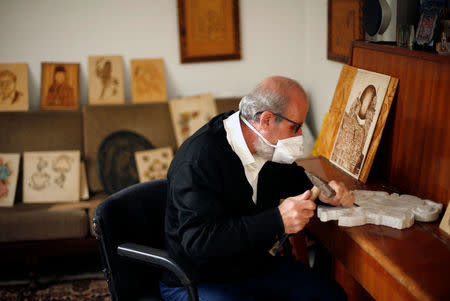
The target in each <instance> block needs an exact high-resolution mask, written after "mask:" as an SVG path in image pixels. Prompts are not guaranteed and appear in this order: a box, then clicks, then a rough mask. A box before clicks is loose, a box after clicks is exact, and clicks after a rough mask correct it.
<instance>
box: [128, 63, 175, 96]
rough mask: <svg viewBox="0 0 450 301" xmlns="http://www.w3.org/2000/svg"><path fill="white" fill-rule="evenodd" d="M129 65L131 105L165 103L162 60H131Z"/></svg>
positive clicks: (165, 94) (164, 80) (164, 78)
mask: <svg viewBox="0 0 450 301" xmlns="http://www.w3.org/2000/svg"><path fill="white" fill-rule="evenodd" d="M130 63H131V70H130V72H131V92H132V96H133V97H132V100H133V103H143V102H155V101H166V100H167V93H166V77H165V75H164V61H163V59H133V60H131V61H130Z"/></svg>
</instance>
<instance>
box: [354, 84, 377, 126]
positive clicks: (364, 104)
mask: <svg viewBox="0 0 450 301" xmlns="http://www.w3.org/2000/svg"><path fill="white" fill-rule="evenodd" d="M376 95H377V91H376V90H375V87H374V86H373V85H368V86H367V87H366V88H365V89H364V91H363V92H362V93H361V97H360V99H359V101H360V102H361V106H360V109H359V112H358V116H359V118H361V119H366V115H367V111H368V109H369V107H370V105H371V104H372V101H373V100H374V99H375V97H376Z"/></svg>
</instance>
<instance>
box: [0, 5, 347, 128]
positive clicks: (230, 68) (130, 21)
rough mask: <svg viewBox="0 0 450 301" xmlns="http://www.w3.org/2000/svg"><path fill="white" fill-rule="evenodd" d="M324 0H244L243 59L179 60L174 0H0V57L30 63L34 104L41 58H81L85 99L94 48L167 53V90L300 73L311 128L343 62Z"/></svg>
mask: <svg viewBox="0 0 450 301" xmlns="http://www.w3.org/2000/svg"><path fill="white" fill-rule="evenodd" d="M326 5H327V1H326V0H314V1H312V0H308V1H301V0H282V1H273V0H240V22H241V43H242V59H241V60H239V61H224V62H211V63H194V64H181V63H180V57H179V42H178V41H179V40H178V19H177V6H176V0H129V1H126V2H125V1H118V0H115V1H106V0H105V1H100V0H95V1H94V0H91V1H89V0H77V1H74V0H40V1H33V0H0V28H2V30H1V31H0V38H1V41H2V42H1V46H0V62H27V63H28V64H29V73H30V75H29V89H30V91H29V92H30V107H31V108H32V109H38V108H39V103H40V73H41V67H40V63H41V62H44V61H52V62H80V63H81V77H80V95H81V103H82V104H86V103H87V95H88V92H87V82H88V77H87V60H88V56H89V55H105V54H112V55H114V54H119V55H122V56H123V57H124V61H125V98H126V99H127V102H129V101H130V99H131V91H130V74H129V60H130V59H132V58H145V57H162V58H164V61H165V66H166V82H167V89H168V97H169V98H173V97H176V96H187V95H193V94H197V93H204V92H211V93H213V94H214V95H215V96H217V97H223V96H239V95H243V94H245V93H247V92H248V91H249V90H250V89H252V88H253V87H254V86H255V85H256V84H257V83H258V82H259V81H261V80H262V79H263V78H265V77H267V76H270V75H275V74H277V75H284V76H288V77H292V78H294V79H296V80H298V81H299V82H300V83H302V85H303V86H304V88H305V90H306V91H307V93H308V94H309V95H310V99H311V114H310V117H309V119H310V121H312V124H311V127H312V129H313V131H314V132H315V131H317V129H319V128H320V125H321V121H322V117H323V114H324V113H325V112H326V111H327V110H328V107H329V104H330V102H331V97H332V95H333V91H334V87H335V85H336V82H337V77H338V71H339V70H340V66H341V64H338V63H334V62H330V61H327V60H326V22H327V17H326V16H327V7H326Z"/></svg>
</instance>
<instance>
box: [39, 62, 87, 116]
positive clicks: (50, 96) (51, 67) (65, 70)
mask: <svg viewBox="0 0 450 301" xmlns="http://www.w3.org/2000/svg"><path fill="white" fill-rule="evenodd" d="M79 72H80V64H78V63H53V62H49V63H47V62H43V63H42V64H41V80H42V81H41V109H43V110H78V109H79V106H80V97H79Z"/></svg>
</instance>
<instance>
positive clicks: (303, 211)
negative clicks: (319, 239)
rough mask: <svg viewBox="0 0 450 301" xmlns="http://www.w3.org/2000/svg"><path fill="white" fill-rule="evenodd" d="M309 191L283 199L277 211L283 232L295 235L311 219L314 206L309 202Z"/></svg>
mask: <svg viewBox="0 0 450 301" xmlns="http://www.w3.org/2000/svg"><path fill="white" fill-rule="evenodd" d="M310 195H311V191H310V190H307V191H306V192H304V193H303V194H300V195H297V196H293V197H290V198H287V199H285V200H284V201H283V202H282V203H281V205H280V206H278V209H279V210H280V214H281V218H282V219H283V224H284V232H285V233H287V234H291V233H297V232H298V231H300V230H302V229H303V228H304V227H305V226H306V224H307V223H308V222H309V219H310V218H311V217H313V215H314V210H315V209H316V204H315V203H314V202H313V201H311V200H309V199H308V198H309V197H310Z"/></svg>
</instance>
